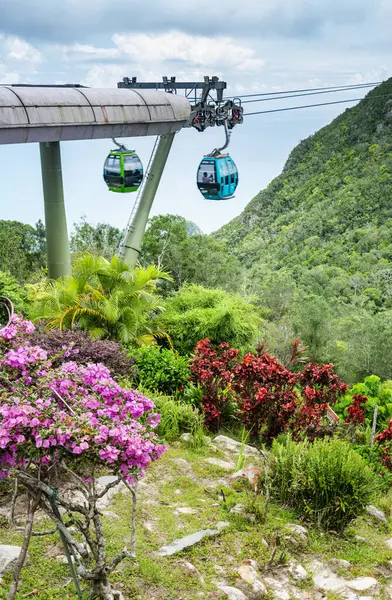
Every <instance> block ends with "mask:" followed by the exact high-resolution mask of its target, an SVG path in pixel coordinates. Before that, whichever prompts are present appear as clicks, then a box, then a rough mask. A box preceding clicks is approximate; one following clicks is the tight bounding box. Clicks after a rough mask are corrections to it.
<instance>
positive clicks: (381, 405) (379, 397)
mask: <svg viewBox="0 0 392 600" xmlns="http://www.w3.org/2000/svg"><path fill="white" fill-rule="evenodd" d="M356 394H362V395H363V396H366V398H367V402H366V404H365V405H364V416H365V423H366V424H367V425H372V423H373V415H374V408H375V406H376V404H377V406H378V417H377V430H378V431H381V430H382V429H385V427H387V426H388V423H389V421H390V420H391V418H392V381H390V380H389V381H388V380H387V381H381V379H380V377H378V376H377V375H369V377H365V379H364V381H363V382H361V383H356V384H355V385H353V387H352V388H350V389H349V390H348V393H347V394H346V395H345V396H344V397H343V398H342V399H341V400H340V402H339V403H338V404H336V405H335V406H334V411H335V412H337V414H338V415H340V416H341V417H342V418H346V417H347V415H348V413H347V408H348V407H349V406H351V404H352V397H353V396H355V395H356Z"/></svg>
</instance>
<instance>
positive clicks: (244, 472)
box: [230, 465, 261, 492]
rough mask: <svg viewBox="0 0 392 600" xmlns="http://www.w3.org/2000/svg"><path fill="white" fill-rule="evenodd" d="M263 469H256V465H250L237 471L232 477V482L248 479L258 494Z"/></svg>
mask: <svg viewBox="0 0 392 600" xmlns="http://www.w3.org/2000/svg"><path fill="white" fill-rule="evenodd" d="M260 475H261V469H259V468H258V467H255V466H254V465H249V466H248V467H246V468H245V469H241V470H240V471H236V472H235V473H233V475H232V476H231V477H230V479H231V480H232V481H238V480H239V479H246V480H247V481H248V482H249V483H250V485H251V486H252V488H253V489H254V490H255V492H257V489H258V484H259V480H260Z"/></svg>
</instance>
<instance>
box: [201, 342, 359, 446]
mask: <svg viewBox="0 0 392 600" xmlns="http://www.w3.org/2000/svg"><path fill="white" fill-rule="evenodd" d="M191 372H192V381H193V382H194V383H196V384H198V385H199V386H200V388H201V389H202V392H203V398H202V404H203V409H204V413H205V418H206V422H207V424H208V425H209V426H210V427H212V428H213V429H217V428H219V426H220V425H222V423H223V421H224V420H225V417H226V416H227V415H228V412H229V411H228V408H229V407H232V406H233V403H237V411H238V412H239V413H240V414H241V418H242V421H243V423H244V424H245V425H246V427H247V428H248V429H249V431H250V432H251V434H252V436H255V437H257V436H259V435H260V434H262V435H263V437H264V438H265V439H266V440H267V441H271V440H272V439H273V438H275V437H276V436H277V435H279V433H282V432H283V431H286V430H287V429H290V430H291V431H293V433H294V435H295V436H297V437H299V436H300V434H302V433H305V434H306V435H307V436H308V437H309V438H314V437H315V435H316V434H317V432H318V430H319V427H320V423H321V420H322V418H323V417H324V416H325V414H326V410H327V405H330V406H333V405H334V404H335V403H336V402H337V400H338V398H339V397H340V396H342V395H343V394H344V393H345V392H346V391H347V388H348V386H347V385H346V384H345V383H342V382H341V381H340V379H339V377H338V376H337V375H335V374H334V372H333V365H331V364H329V365H316V364H313V363H308V364H307V365H305V366H304V368H303V370H302V371H300V372H299V373H292V372H291V371H290V370H289V369H287V368H286V367H285V366H283V365H281V364H280V363H279V361H278V360H277V359H276V358H273V357H272V356H270V355H269V354H267V353H266V352H265V351H264V347H260V348H259V349H258V353H257V355H256V356H254V355H253V354H246V355H245V356H244V358H243V359H242V360H239V358H238V350H235V349H233V348H230V347H229V345H228V344H220V346H218V347H217V348H216V349H215V348H214V347H213V346H212V345H211V343H210V341H209V340H208V339H205V340H201V341H200V342H199V343H198V344H197V346H196V352H195V356H194V358H193V361H192V363H191Z"/></svg>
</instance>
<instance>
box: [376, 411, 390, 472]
mask: <svg viewBox="0 0 392 600" xmlns="http://www.w3.org/2000/svg"><path fill="white" fill-rule="evenodd" d="M376 440H377V442H378V443H379V444H380V446H379V447H380V452H381V460H382V462H383V463H384V466H385V467H386V468H387V469H389V470H390V471H392V456H391V454H392V419H391V420H390V421H389V425H388V427H387V428H386V429H384V431H382V432H381V433H379V434H378V435H377V436H376Z"/></svg>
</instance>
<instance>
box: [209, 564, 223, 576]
mask: <svg viewBox="0 0 392 600" xmlns="http://www.w3.org/2000/svg"><path fill="white" fill-rule="evenodd" d="M212 568H213V569H214V571H215V573H216V574H217V575H222V577H225V576H226V569H224V568H223V567H221V566H220V565H212Z"/></svg>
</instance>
